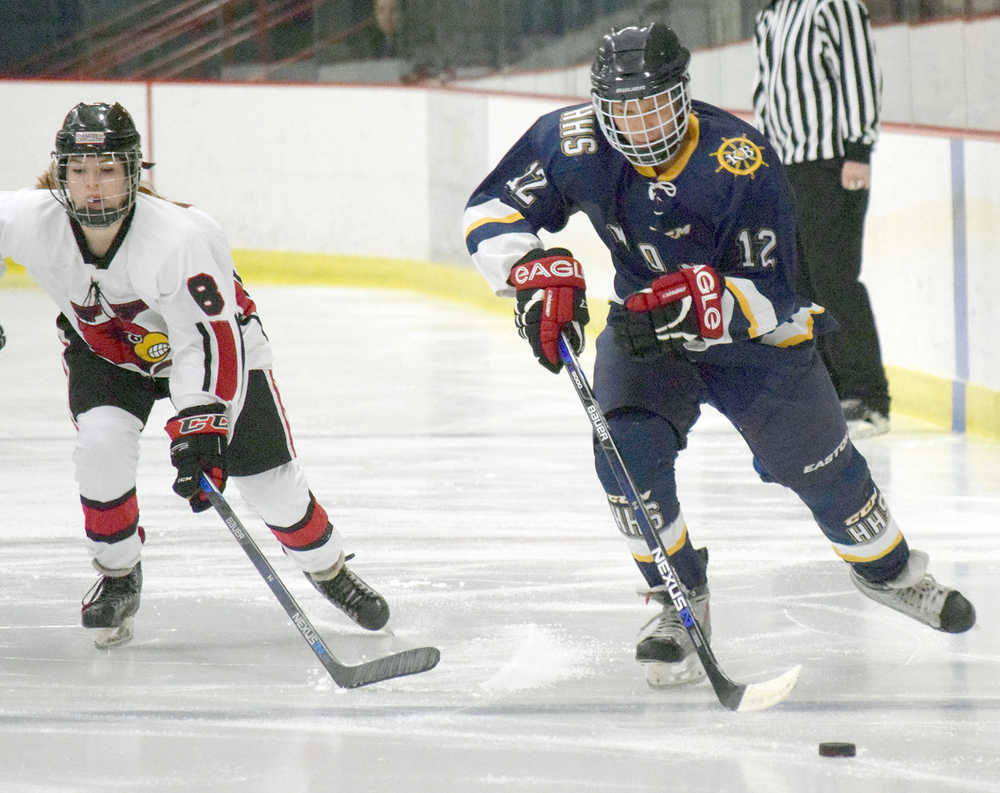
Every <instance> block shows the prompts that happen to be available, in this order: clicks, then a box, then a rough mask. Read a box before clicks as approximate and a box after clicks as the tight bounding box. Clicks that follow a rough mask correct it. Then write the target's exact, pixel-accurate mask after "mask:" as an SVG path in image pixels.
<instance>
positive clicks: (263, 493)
mask: <svg viewBox="0 0 1000 793" xmlns="http://www.w3.org/2000/svg"><path fill="white" fill-rule="evenodd" d="M144 167H147V165H146V164H145V163H143V161H142V152H141V149H140V139H139V133H138V131H137V130H136V128H135V124H134V123H133V121H132V117H131V116H130V115H129V113H128V111H126V110H125V108H124V107H122V106H121V105H119V104H117V103H115V104H108V103H103V102H98V103H92V104H85V103H81V104H79V105H77V106H76V107H74V108H73V109H72V110H70V112H69V114H68V115H67V116H66V118H65V120H64V122H63V125H62V127H61V129H59V131H58V133H57V135H56V144H55V151H54V152H52V162H51V168H50V170H49V171H48V172H47V173H46V175H45V176H44V177H43V179H42V184H43V185H47V186H48V187H49V189H32V190H20V191H16V192H6V193H3V192H0V259H3V258H7V257H9V258H10V259H11V260H13V261H14V262H17V263H18V264H21V265H23V266H24V267H25V268H26V270H27V272H28V274H29V275H30V276H31V277H32V278H33V279H34V280H35V281H37V282H38V284H39V285H40V286H41V287H42V288H43V289H45V290H46V291H47V292H48V293H49V295H50V296H51V297H52V299H53V300H54V301H55V303H56V305H57V306H58V309H59V311H60V313H59V315H58V318H57V321H56V324H57V326H58V329H59V335H60V338H61V340H62V342H63V344H64V346H65V350H64V352H63V361H64V367H65V369H66V372H67V376H68V380H67V387H68V391H69V408H70V413H71V415H72V419H73V422H74V424H75V425H76V429H77V438H76V449H75V451H74V454H73V462H74V465H75V469H76V480H77V482H78V484H79V488H80V502H81V505H82V507H83V522H84V530H85V534H86V539H87V546H88V548H89V550H90V553H91V557H92V560H93V565H94V567H95V568H96V569H97V571H98V573H99V574H100V578H98V580H97V582H96V583H95V584H94V586H93V587H92V588H91V591H90V592H88V593H87V595H85V596H84V602H83V609H82V617H81V619H82V623H83V626H84V627H86V628H93V629H95V643H96V644H97V645H98V646H99V647H110V646H114V645H117V644H122V643H124V642H126V641H128V640H129V639H130V638H131V637H132V623H133V620H134V616H135V613H136V611H137V610H138V608H139V600H140V593H141V589H142V564H141V561H140V551H141V548H142V544H143V542H144V538H145V535H144V532H143V528H142V526H141V525H140V523H139V504H138V500H137V497H136V488H135V479H136V467H137V464H138V457H139V434H140V432H141V431H142V429H143V427H144V425H145V423H146V421H147V419H148V418H149V415H150V412H151V410H152V406H153V403H154V401H155V400H157V399H161V398H169V399H170V400H171V402H172V403H173V407H174V409H175V410H176V411H177V413H176V415H175V416H174V417H173V418H171V419H170V420H169V421H168V422H167V425H166V431H167V434H168V435H169V437H170V460H171V462H172V463H173V465H174V467H175V468H176V469H177V474H176V479H175V481H174V485H173V489H174V491H175V492H176V493H177V494H178V495H180V496H182V497H183V498H184V499H185V500H187V501H188V502H189V503H190V506H191V508H192V509H193V510H194V511H195V512H200V511H202V510H204V509H206V508H207V507H208V506H209V504H208V501H207V500H206V498H205V496H204V494H203V493H202V491H201V488H200V487H199V478H200V475H201V473H202V472H204V473H205V474H206V475H208V476H211V478H212V479H213V480H214V481H215V483H216V485H217V486H218V487H219V488H222V487H224V486H225V483H226V480H227V477H229V476H232V478H233V481H235V482H236V484H237V486H238V487H239V489H240V492H241V494H242V495H243V496H244V498H245V499H246V500H247V502H249V504H250V505H251V506H253V507H254V509H255V510H256V511H257V512H258V513H259V514H260V516H261V517H262V518H263V520H264V522H265V523H266V524H267V525H268V527H269V528H270V529H271V531H272V532H273V534H274V535H275V537H276V538H277V540H278V542H280V543H281V545H282V548H283V549H284V551H285V552H286V553H287V555H288V556H289V557H290V558H291V559H292V560H294V562H295V563H296V564H297V565H298V566H299V567H300V568H301V569H302V570H303V571H304V572H305V573H306V575H307V577H308V578H309V579H310V581H312V583H313V585H314V586H315V587H316V588H317V589H318V590H319V591H320V592H322V593H323V594H324V596H325V597H326V598H327V599H328V600H330V601H331V602H332V603H334V605H336V606H338V607H339V608H340V609H341V610H343V611H344V612H345V613H346V614H347V615H348V616H350V617H351V619H353V620H354V621H355V622H357V623H358V624H359V625H361V626H362V627H365V628H368V629H371V630H377V629H379V628H381V627H382V626H383V625H384V624H385V623H386V621H387V620H388V618H389V608H388V606H387V604H386V602H385V600H384V599H383V598H382V597H381V595H379V594H378V593H377V592H375V591H374V590H373V589H371V588H370V587H369V586H368V585H367V584H366V583H365V582H364V581H362V580H361V579H360V578H359V577H358V576H357V575H356V574H355V573H354V572H353V571H352V570H350V569H349V568H348V567H347V566H346V565H345V564H344V553H343V550H342V547H343V543H342V539H341V537H340V534H339V532H337V530H336V529H334V527H333V526H332V525H331V523H330V521H329V519H328V518H327V514H326V511H325V510H324V509H323V507H322V505H321V504H320V503H319V502H318V501H317V500H316V498H315V497H314V496H313V494H312V492H311V491H310V489H309V485H308V483H307V482H306V478H305V475H304V474H303V472H302V469H301V467H300V465H299V463H298V460H297V458H296V456H295V450H294V447H293V445H292V437H291V433H290V430H289V426H288V421H287V418H286V416H285V413H284V409H283V407H282V405H281V401H280V398H279V395H278V390H277V385H276V383H275V379H274V375H273V373H272V371H271V366H272V355H271V348H270V346H269V344H268V341H267V337H266V336H265V335H264V332H263V330H262V327H261V324H260V320H259V318H258V316H257V313H256V306H255V305H254V303H253V301H252V300H251V299H250V297H249V296H248V294H247V293H246V291H245V290H244V289H243V285H242V283H241V281H240V280H239V277H238V276H237V275H236V272H235V270H234V267H233V261H232V256H231V254H230V252H229V245H228V243H227V242H226V239H225V236H224V234H223V232H222V230H221V229H220V227H219V226H218V224H216V223H215V221H214V220H212V219H211V218H210V217H209V216H208V215H206V214H204V213H203V212H200V211H199V210H197V209H194V208H191V207H185V206H181V205H178V204H175V203H173V202H170V201H166V200H163V199H161V198H159V197H157V196H155V195H151V194H150V192H149V191H148V190H146V189H142V190H141V189H140V176H141V173H142V169H143V168H144ZM39 519H44V518H43V516H41V515H40V516H39Z"/></svg>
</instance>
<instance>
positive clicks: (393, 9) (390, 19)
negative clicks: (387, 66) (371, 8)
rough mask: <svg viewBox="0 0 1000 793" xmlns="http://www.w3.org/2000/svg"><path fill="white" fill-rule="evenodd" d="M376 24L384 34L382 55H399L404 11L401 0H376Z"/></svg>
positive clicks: (386, 56)
mask: <svg viewBox="0 0 1000 793" xmlns="http://www.w3.org/2000/svg"><path fill="white" fill-rule="evenodd" d="M375 25H376V27H377V28H378V29H379V30H380V31H381V32H382V35H383V36H384V39H383V42H382V48H381V52H380V53H379V56H380V57H383V58H395V57H397V56H398V55H399V32H400V28H401V26H402V11H401V9H400V7H399V0H375Z"/></svg>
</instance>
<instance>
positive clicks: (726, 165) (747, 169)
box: [712, 135, 767, 179]
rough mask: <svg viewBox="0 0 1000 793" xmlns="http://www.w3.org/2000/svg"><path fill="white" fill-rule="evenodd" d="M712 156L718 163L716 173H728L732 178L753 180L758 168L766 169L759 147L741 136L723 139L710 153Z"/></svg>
mask: <svg viewBox="0 0 1000 793" xmlns="http://www.w3.org/2000/svg"><path fill="white" fill-rule="evenodd" d="M712 156H713V157H715V159H716V160H718V161H719V167H718V168H716V169H715V172H716V173H718V172H719V171H729V173H731V174H733V175H734V176H749V177H750V178H751V179H753V175H754V173H755V172H756V171H757V169H758V168H760V166H762V165H763V166H765V167H767V163H766V162H764V154H763V152H762V151H761V148H760V146H758V145H757V144H756V143H754V142H753V141H752V140H750V138H748V137H747V136H746V135H741V136H740V137H738V138H723V139H722V145H721V146H719V148H718V149H716V150H715V151H713V152H712Z"/></svg>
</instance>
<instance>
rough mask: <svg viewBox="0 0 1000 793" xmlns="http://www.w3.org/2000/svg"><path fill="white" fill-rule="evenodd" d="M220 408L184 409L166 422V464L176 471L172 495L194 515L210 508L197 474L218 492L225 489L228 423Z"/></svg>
mask: <svg viewBox="0 0 1000 793" xmlns="http://www.w3.org/2000/svg"><path fill="white" fill-rule="evenodd" d="M224 414H225V408H223V407H222V406H221V405H202V406H200V407H194V408H185V409H184V410H182V411H181V412H180V413H178V414H177V415H176V416H174V417H173V418H172V419H170V420H169V421H168V422H167V425H166V427H165V429H166V431H167V435H169V436H170V462H171V463H172V464H173V466H174V468H176V469H177V478H176V479H174V492H175V493H176V494H177V495H179V496H182V497H183V498H186V499H187V500H188V503H189V504H190V505H191V509H192V511H194V512H201V511H203V510H206V509H208V508H209V507H210V506H211V504H210V503H209V501H208V497H207V496H206V495H205V493H204V491H203V490H202V489H201V474H202V473H204V474H205V475H206V476H208V477H209V478H210V479H211V480H212V481H213V482H214V483H215V486H216V487H217V488H219V490H220V491H221V490H223V489H224V488H225V487H226V440H227V435H228V432H229V419H227V418H226V416H225V415H224Z"/></svg>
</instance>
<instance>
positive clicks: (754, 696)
mask: <svg viewBox="0 0 1000 793" xmlns="http://www.w3.org/2000/svg"><path fill="white" fill-rule="evenodd" d="M559 356H560V357H561V358H562V360H563V363H564V364H566V371H567V372H569V376H570V380H572V381H573V388H575V389H576V395H577V396H578V397H580V402H582V403H583V408H584V410H585V411H586V412H587V416H588V417H589V418H590V423H591V425H592V426H593V429H594V434H595V435H596V436H597V440H598V443H599V444H600V447H601V451H602V452H603V453H604V456H605V458H607V461H608V465H609V466H610V467H611V470H612V472H613V473H614V475H615V479H616V480H617V481H618V486H619V487H620V488H621V489H622V492H623V493H624V494H625V497H626V498H627V499H628V501H629V506H630V507H631V508H632V511H633V512H634V513H635V518H636V520H637V521H638V523H639V528H640V529H641V530H642V536H643V538H644V539H645V540H646V545H647V546H648V547H649V551H650V553H651V554H652V555H653V561H654V562H655V564H656V569H657V570H658V571H659V573H660V576H661V577H662V578H663V583H664V584H665V585H666V587H667V593H668V594H669V595H670V600H671V602H672V603H673V606H674V608H675V609H677V614H678V615H679V616H680V618H681V622H683V623H684V627H685V628H687V632H688V635H689V636H690V637H691V641H692V642H693V643H694V647H695V650H696V651H697V652H698V658H700V659H701V664H702V666H704V667H705V672H706V674H707V675H708V679H709V680H710V681H711V682H712V688H714V689H715V695H716V696H717V697H718V698H719V702H721V703H722V704H723V705H724V706H725V707H727V708H729V710H735V711H741V712H743V711H751V710H765V709H766V708H770V707H772V706H773V705H777V704H778V703H779V702H781V701H782V700H783V699H784V698H785V697H787V696H788V695H789V694H790V693H791V691H792V689H793V688H794V687H795V683H796V682H797V681H798V679H799V673H800V672H801V671H802V667H801V666H796V667H794V668H792V669H789V670H788V671H787V672H784V673H783V674H781V675H778V677H775V678H772V679H771V680H765V681H764V682H762V683H749V684H740V683H734V682H733V681H732V680H730V679H729V678H728V677H726V675H725V673H724V672H723V671H722V669H721V668H719V662H718V661H717V660H716V658H715V654H714V653H713V652H712V648H711V647H710V646H709V644H708V640H707V639H706V638H705V634H704V633H703V632H702V630H701V625H699V624H698V620H697V619H695V616H694V614H693V613H692V611H691V607H690V605H689V604H688V601H687V591H686V590H685V589H684V586H683V585H682V584H681V582H680V579H679V578H678V576H677V571H676V570H674V567H673V565H671V564H670V558H669V556H668V555H667V550H666V548H664V547H663V541H662V540H661V539H660V536H659V535H658V534H657V533H656V532H655V531H654V530H653V522H652V520H651V519H650V517H649V512H648V511H647V509H646V505H645V503H644V502H643V500H642V498H641V497H640V496H639V490H638V488H637V487H636V486H635V482H633V481H632V476H631V474H629V472H628V469H627V468H626V467H625V463H624V461H623V460H622V456H621V454H620V453H619V451H618V447H617V446H616V445H615V442H614V439H613V438H612V437H611V432H610V431H609V429H608V422H607V419H605V417H604V412H603V411H602V410H601V406H600V405H599V404H598V403H597V399H596V398H595V397H594V392H593V390H592V389H591V387H590V384H589V383H588V382H587V376H586V375H585V374H584V373H583V370H582V369H581V368H580V362H579V360H578V359H577V357H576V355H575V354H574V353H573V348H572V347H571V346H570V343H569V339H568V337H567V336H566V331H563V332H562V333H561V334H560V336H559Z"/></svg>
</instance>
